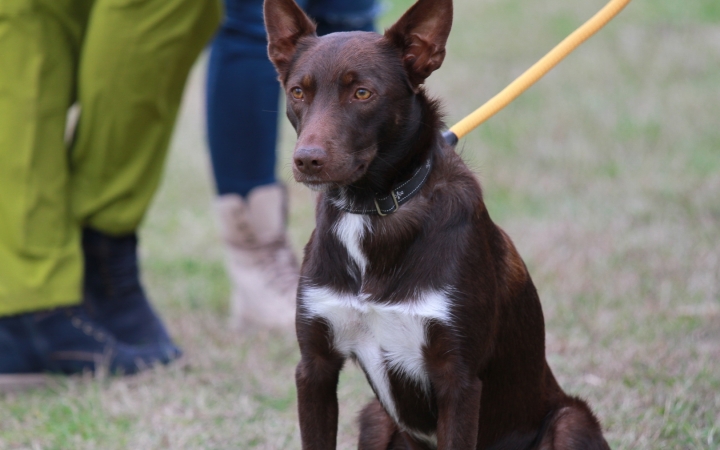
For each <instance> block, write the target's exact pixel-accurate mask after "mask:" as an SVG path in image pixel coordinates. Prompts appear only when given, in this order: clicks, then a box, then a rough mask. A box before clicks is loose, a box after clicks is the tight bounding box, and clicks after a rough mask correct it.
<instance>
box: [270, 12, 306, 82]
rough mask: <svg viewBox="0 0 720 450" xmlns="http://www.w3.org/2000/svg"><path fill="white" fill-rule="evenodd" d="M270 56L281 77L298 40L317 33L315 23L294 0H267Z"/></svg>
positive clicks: (285, 70) (290, 59)
mask: <svg viewBox="0 0 720 450" xmlns="http://www.w3.org/2000/svg"><path fill="white" fill-rule="evenodd" d="M264 12H265V29H266V30H267V35H268V56H269V57H270V61H272V63H273V64H274V65H275V68H276V69H277V71H278V73H279V74H280V77H281V78H284V77H285V74H286V72H287V69H288V66H289V65H290V61H292V58H293V55H295V49H296V47H297V42H298V40H299V39H300V38H301V37H303V36H308V35H314V34H315V24H314V23H313V21H312V20H310V18H309V17H308V16H307V15H305V13H304V12H303V10H302V9H300V7H299V6H298V5H297V4H296V3H295V2H294V1H293V0H265V6H264Z"/></svg>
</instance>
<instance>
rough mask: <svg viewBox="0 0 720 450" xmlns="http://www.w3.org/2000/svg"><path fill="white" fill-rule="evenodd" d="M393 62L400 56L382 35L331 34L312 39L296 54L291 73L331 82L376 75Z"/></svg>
mask: <svg viewBox="0 0 720 450" xmlns="http://www.w3.org/2000/svg"><path fill="white" fill-rule="evenodd" d="M392 63H396V64H400V58H399V53H398V52H395V51H394V50H393V49H392V47H391V46H390V45H389V43H388V42H387V41H386V40H385V38H384V37H383V36H381V35H379V34H377V33H372V32H366V31H352V32H342V33H332V34H329V35H326V36H322V37H320V38H317V39H315V40H314V41H313V44H312V45H310V46H309V47H307V48H306V49H305V50H304V51H302V53H301V54H300V55H298V58H297V60H296V62H295V64H294V73H295V75H296V76H298V77H299V78H300V79H303V78H307V77H312V78H314V79H315V81H316V82H319V83H323V82H334V81H336V80H338V79H342V77H344V75H345V74H347V73H349V72H352V73H354V74H357V75H359V76H363V75H364V76H367V75H370V74H378V75H379V74H381V73H382V72H383V70H382V69H383V68H387V66H388V64H392Z"/></svg>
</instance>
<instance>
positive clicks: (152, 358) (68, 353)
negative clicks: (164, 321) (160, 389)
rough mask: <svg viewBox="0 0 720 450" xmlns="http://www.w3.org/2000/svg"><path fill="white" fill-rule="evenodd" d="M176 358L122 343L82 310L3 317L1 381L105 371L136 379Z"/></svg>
mask: <svg viewBox="0 0 720 450" xmlns="http://www.w3.org/2000/svg"><path fill="white" fill-rule="evenodd" d="M174 358H175V355H174V354H171V353H168V352H167V351H166V350H165V349H163V348H160V347H157V346H152V347H151V346H143V347H133V346H130V345H125V344H122V343H120V342H118V341H117V340H116V339H115V338H114V337H113V336H112V335H111V334H110V332H109V331H108V330H106V329H104V328H103V327H102V326H100V325H98V324H97V323H96V322H94V321H93V320H92V319H90V318H89V317H88V316H87V313H86V312H85V310H84V308H82V307H80V306H77V307H66V308H57V309H53V310H49V311H43V312H34V313H26V314H19V315H15V316H8V317H0V374H2V375H5V374H25V373H39V372H55V373H64V374H74V373H81V372H85V371H90V372H94V371H96V370H98V369H100V368H101V367H103V368H105V369H106V370H108V372H109V373H111V374H132V373H135V372H137V371H139V370H142V369H144V368H148V367H151V366H152V365H154V364H157V363H162V364H166V363H168V362H170V361H171V360H172V359H174Z"/></svg>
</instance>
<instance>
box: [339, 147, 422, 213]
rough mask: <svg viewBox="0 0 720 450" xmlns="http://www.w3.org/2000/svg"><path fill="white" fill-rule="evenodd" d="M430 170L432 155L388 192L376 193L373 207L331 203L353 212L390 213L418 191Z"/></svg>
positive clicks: (340, 202) (341, 202)
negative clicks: (381, 194) (383, 193)
mask: <svg viewBox="0 0 720 450" xmlns="http://www.w3.org/2000/svg"><path fill="white" fill-rule="evenodd" d="M431 170H432V157H429V158H428V159H427V161H425V162H424V163H423V165H421V166H420V167H419V168H418V169H417V170H416V171H415V173H414V174H413V176H412V177H410V179H409V180H407V181H404V182H402V183H400V184H398V185H397V186H395V187H393V188H392V189H391V190H390V193H389V194H387V195H385V196H382V197H381V196H380V195H378V194H376V195H375V198H374V201H375V204H374V208H356V207H355V205H353V204H349V205H348V204H347V202H343V201H334V202H333V203H334V204H335V206H337V207H338V208H340V209H341V210H343V211H345V212H349V213H353V214H370V215H379V216H387V215H388V214H392V213H394V212H395V211H397V210H398V209H399V208H400V205H402V204H403V203H405V202H407V201H408V200H410V199H411V198H412V197H413V196H414V195H415V194H417V193H418V192H419V191H420V188H421V187H422V186H423V185H424V184H425V181H427V178H428V175H430V171H431ZM337 200H340V199H337Z"/></svg>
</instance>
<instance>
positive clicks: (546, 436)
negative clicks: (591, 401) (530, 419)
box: [534, 397, 610, 450]
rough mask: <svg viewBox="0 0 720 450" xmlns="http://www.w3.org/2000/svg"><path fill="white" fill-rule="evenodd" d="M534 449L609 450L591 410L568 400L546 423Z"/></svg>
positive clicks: (582, 402) (574, 399)
mask: <svg viewBox="0 0 720 450" xmlns="http://www.w3.org/2000/svg"><path fill="white" fill-rule="evenodd" d="M544 428H545V430H544V432H542V436H541V437H540V443H539V445H538V446H537V447H534V448H536V449H537V450H610V446H609V445H608V443H607V441H605V438H604V437H603V435H602V430H601V429H600V423H599V422H598V420H597V419H596V418H595V416H594V415H593V413H592V411H591V410H590V407H588V405H587V404H586V403H585V402H584V401H582V400H580V399H579V398H575V397H569V398H568V402H567V403H566V404H565V405H564V406H562V407H561V408H559V409H558V410H557V411H556V412H555V413H554V414H553V415H552V416H551V417H550V418H549V420H548V422H547V423H546V425H545V427H544Z"/></svg>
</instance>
